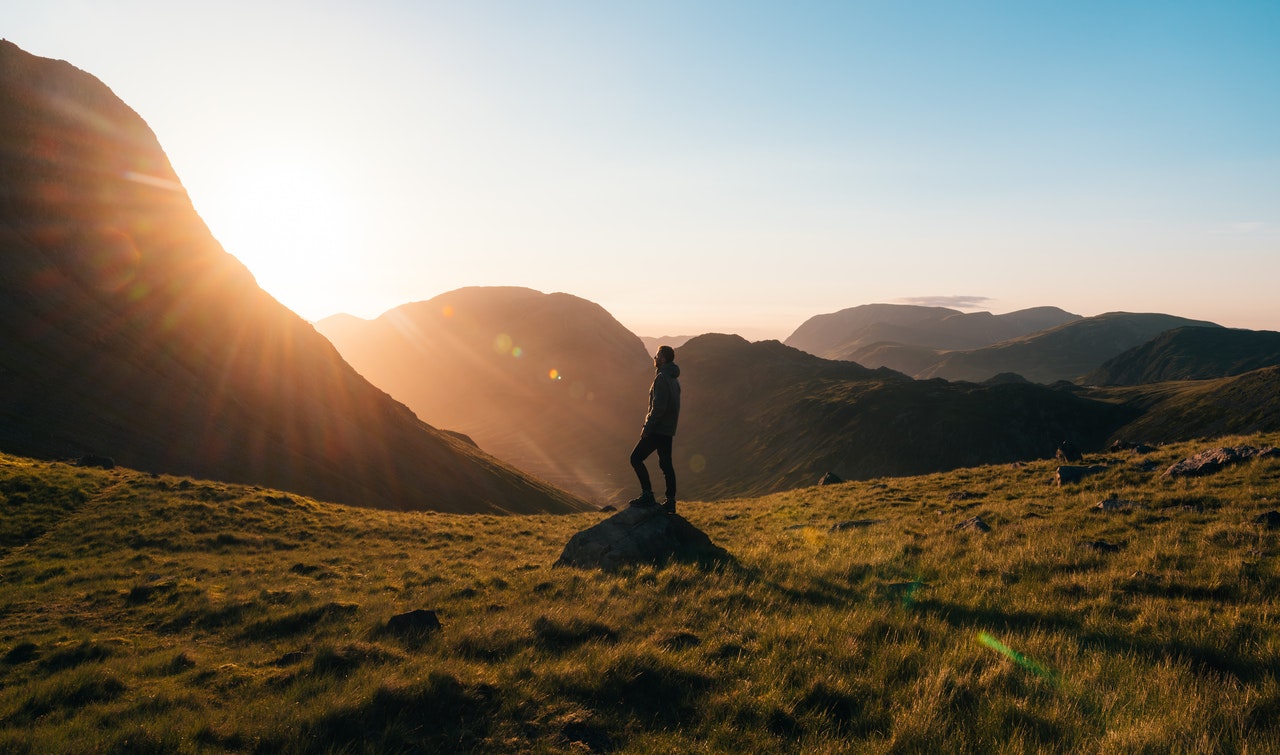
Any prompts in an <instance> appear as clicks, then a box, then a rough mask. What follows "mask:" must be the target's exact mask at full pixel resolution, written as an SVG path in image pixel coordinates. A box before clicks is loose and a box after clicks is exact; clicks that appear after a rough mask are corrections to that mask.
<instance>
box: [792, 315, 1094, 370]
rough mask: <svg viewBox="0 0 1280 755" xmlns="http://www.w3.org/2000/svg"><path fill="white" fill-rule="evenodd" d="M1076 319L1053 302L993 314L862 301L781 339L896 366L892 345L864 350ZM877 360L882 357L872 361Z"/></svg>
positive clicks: (825, 353)
mask: <svg viewBox="0 0 1280 755" xmlns="http://www.w3.org/2000/svg"><path fill="white" fill-rule="evenodd" d="M1078 319H1080V316H1079V315H1073V314H1071V313H1070V312H1066V311H1063V310H1061V309H1058V308H1056V307H1035V308H1033V309H1024V310H1020V311H1017V312H1010V313H1008V314H1004V315H993V314H991V313H990V312H973V313H964V312H960V311H958V310H955V309H949V308H947V307H921V306H913V305H903V304H864V305H862V306H859V307H851V308H849V309H843V310H840V311H839V312H833V313H830V314H825V315H818V316H816V317H811V318H809V319H808V320H806V321H805V322H804V323H802V324H801V325H800V327H799V328H796V330H795V332H794V333H792V334H791V335H790V336H788V337H787V339H786V341H785V343H786V345H788V346H791V347H793V348H797V349H800V350H802V351H807V352H809V353H810V354H815V355H817V356H820V357H824V358H826V359H845V360H849V361H855V362H858V363H859V364H864V365H867V366H871V367H880V366H888V367H891V368H893V369H899V367H898V366H897V365H896V363H895V362H894V359H895V356H896V352H894V351H893V350H892V349H884V348H881V349H879V350H869V347H873V346H876V345H877V344H894V345H896V346H901V347H909V349H910V350H909V351H908V352H907V353H908V354H917V355H918V354H921V353H927V352H928V351H930V350H933V351H947V350H953V349H973V348H978V347H981V346H988V345H990V344H993V343H998V342H1000V341H1006V340H1009V339H1011V338H1017V337H1019V336H1024V335H1028V334H1030V333H1036V332H1039V331H1042V330H1047V329H1048V328H1052V327H1055V326H1057V325H1062V324H1063V323H1067V322H1071V321H1073V320H1078ZM908 358H911V357H908ZM916 358H918V357H916ZM879 359H884V360H887V361H883V362H881V361H877V360H879ZM899 371H903V370H901V369H899Z"/></svg>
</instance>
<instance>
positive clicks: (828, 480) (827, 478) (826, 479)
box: [818, 472, 844, 485]
mask: <svg viewBox="0 0 1280 755" xmlns="http://www.w3.org/2000/svg"><path fill="white" fill-rule="evenodd" d="M842 482H844V480H842V479H840V476H839V475H837V474H836V473H835V472H827V473H826V474H824V475H823V476H822V479H821V480H818V484H819V485H839V484H840V483H842Z"/></svg>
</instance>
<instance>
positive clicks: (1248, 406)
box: [1094, 366, 1280, 444]
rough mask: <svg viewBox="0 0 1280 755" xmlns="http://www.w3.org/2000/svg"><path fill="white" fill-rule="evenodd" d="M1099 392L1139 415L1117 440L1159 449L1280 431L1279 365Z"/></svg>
mask: <svg viewBox="0 0 1280 755" xmlns="http://www.w3.org/2000/svg"><path fill="white" fill-rule="evenodd" d="M1094 393H1095V395H1098V396H1101V397H1105V398H1106V399H1108V400H1111V401H1115V402H1118V403H1120V404H1121V405H1122V406H1123V407H1124V408H1126V409H1128V410H1129V411H1131V412H1132V413H1134V414H1135V415H1137V416H1136V418H1135V419H1134V420H1133V421H1131V422H1129V423H1127V424H1125V425H1124V426H1123V427H1121V428H1120V429H1119V430H1117V431H1116V432H1115V433H1114V434H1113V437H1112V440H1126V441H1131V442H1138V443H1149V444H1156V443H1172V442H1176V441H1181V440H1195V439H1198V438H1218V437H1222V436H1225V435H1238V434H1248V433H1253V432H1275V431H1277V430H1280V366H1273V367H1264V368H1262V369H1258V370H1253V371H1252V372H1246V373H1244V374H1242V375H1235V376H1232V377H1224V378H1215V379H1208V380H1184V381H1170V382H1164V383H1155V384H1150V385H1139V386H1133V387H1124V388H1107V389H1098V390H1096V391H1095V392H1094Z"/></svg>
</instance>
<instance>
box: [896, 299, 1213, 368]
mask: <svg viewBox="0 0 1280 755" xmlns="http://www.w3.org/2000/svg"><path fill="white" fill-rule="evenodd" d="M1186 326H1196V327H1206V328H1216V327H1219V326H1218V325H1215V324H1214V323H1211V322H1204V321H1201V320H1188V319H1186V318H1185V317H1175V316H1173V315H1165V314H1133V313H1129V312H1108V313H1107V314H1103V315H1098V316H1096V317H1087V318H1084V319H1081V320H1076V321H1074V322H1070V323H1067V324H1065V325H1059V326H1058V327H1056V328H1051V329H1049V330H1046V331H1043V332H1040V333H1035V334H1033V335H1029V336H1025V337H1022V338H1017V339H1013V340H1010V341H1005V342H1003V343H998V344H995V345H993V346H987V347H985V348H981V349H973V350H970V351H952V352H948V353H946V354H943V355H942V356H941V358H940V359H939V361H938V362H937V363H936V364H934V365H933V366H931V367H929V368H927V369H925V370H922V371H921V372H918V373H915V377H918V378H938V377H940V378H945V379H947V380H968V381H973V382H982V381H984V380H987V379H988V378H991V377H993V376H995V375H998V374H1000V373H1002V372H1014V373H1017V374H1019V375H1022V376H1023V377H1025V378H1027V379H1028V380H1031V381H1033V382H1036V383H1045V384H1048V383H1054V382H1057V381H1059V380H1070V381H1074V380H1077V379H1079V378H1080V377H1082V376H1084V375H1085V374H1087V373H1089V372H1091V371H1092V370H1094V369H1096V368H1098V367H1099V366H1101V365H1102V364H1103V363H1105V362H1106V361H1107V360H1108V359H1111V358H1113V357H1115V356H1117V355H1119V354H1121V353H1123V352H1125V351H1127V350H1129V349H1131V348H1133V347H1135V346H1138V345H1139V344H1142V343H1145V342H1146V341H1149V340H1151V339H1152V338H1155V337H1156V336H1157V335H1159V334H1160V333H1163V332H1164V331H1166V330H1170V329H1172V328H1179V327H1186Z"/></svg>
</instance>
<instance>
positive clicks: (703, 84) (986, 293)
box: [4, 0, 1280, 339]
mask: <svg viewBox="0 0 1280 755" xmlns="http://www.w3.org/2000/svg"><path fill="white" fill-rule="evenodd" d="M4 35H5V37H6V38H7V39H9V40H10V41H12V42H14V43H15V44H17V45H19V46H20V47H22V48H23V49H25V50H27V51H29V52H32V53H34V54H37V55H41V56H46V57H53V58H60V59H64V60H67V61H69V62H70V63H72V64H73V65H75V66H77V67H79V68H82V69H84V70H86V71H88V72H89V73H91V74H93V75H95V76H97V77H98V78H100V79H101V80H102V81H103V82H104V83H106V84H107V85H108V86H109V87H111V88H112V89H113V91H115V92H116V93H117V94H118V95H119V96H120V97H121V98H122V99H123V100H124V101H125V102H126V103H127V104H128V105H130V106H131V107H132V108H134V109H135V110H136V111H138V113H139V114H140V115H141V116H142V117H143V118H144V119H146V120H147V122H148V123H149V125H150V126H151V127H152V129H153V130H154V131H155V132H156V135H157V137H158V138H159V140H160V143H161V145H162V146H163V147H164V148H165V150H166V152H167V153H168V155H169V156H170V159H171V160H172V162H173V164H174V167H175V169H176V170H177V172H178V175H179V176H180V178H181V179H182V181H183V183H184V185H185V186H186V188H187V189H188V191H189V193H190V195H191V198H192V200H193V202H194V204H195V207H196V209H197V211H198V212H199V213H200V214H201V216H202V217H203V218H204V219H205V221H206V222H207V223H208V224H209V226H210V228H211V230H212V231H213V233H214V235H215V236H216V237H217V238H218V240H219V241H220V242H221V243H222V244H223V246H224V248H226V250H227V251H228V252H229V253H231V254H233V255H235V256H236V257H237V258H239V259H240V260H241V261H242V262H244V263H245V264H246V265H247V266H248V267H249V269H250V270H251V271H252V272H253V273H254V275H255V276H256V277H257V279H258V281H259V282H260V284H261V285H262V286H263V288H265V289H266V290H267V291H268V292H270V293H271V294H272V295H274V296H275V297H276V298H277V299H279V300H280V301H281V302H282V303H284V304H285V305H286V306H288V307H290V308H291V309H293V310H294V311H295V312H297V313H298V314H300V315H301V316H303V317H304V318H307V319H309V320H312V321H315V320H319V319H323V318H324V317H327V316H329V315H332V314H336V313H349V314H353V315H356V316H359V317H363V318H371V317H376V316H377V315H379V314H381V313H382V312H385V311H387V310H389V309H393V308H395V307H397V306H400V305H402V304H405V303H409V302H413V301H422V300H426V299H430V298H433V297H435V296H437V295H439V294H441V293H444V292H447V291H451V290H454V289H457V288H462V287H465V286H472V285H481V286H492V285H518V286H525V287H529V288H533V289H537V290H540V291H546V292H552V291H564V292H567V293H572V294H574V295H576V296H580V297H582V298H585V299H588V300H590V301H593V302H596V303H598V304H600V305H601V306H603V307H604V308H605V309H607V310H608V311H609V312H610V313H611V314H613V315H614V316H615V317H616V318H617V319H618V320H619V321H620V322H622V323H623V324H624V325H626V326H627V327H628V329H630V330H632V331H633V332H635V333H637V334H638V335H645V336H654V337H657V336H661V335H687V334H697V333H703V332H714V331H719V332H735V333H739V334H741V335H743V336H746V337H749V338H752V339H759V338H785V336H786V335H787V334H789V333H790V332H791V331H792V330H794V329H795V328H796V327H797V326H798V325H799V324H800V323H801V322H803V321H804V320H805V319H807V318H809V317H811V316H814V315H817V314H822V313H826V312H834V311H837V310H840V309H845V308H847V307H852V306H857V305H860V304H867V303H874V302H889V303H916V302H920V301H939V302H942V301H954V302H958V303H959V305H960V306H957V305H952V306H955V308H958V309H962V310H964V311H975V310H987V311H991V312H993V313H1005V312H1010V311H1014V310H1019V309H1024V308H1027V307H1033V306H1056V307H1060V308H1062V309H1065V310H1068V311H1071V312H1074V313H1077V314H1081V315H1084V316H1091V315H1096V314H1100V313H1103V312H1108V311H1116V310H1124V311H1130V312H1165V313H1170V314H1176V315H1179V316H1183V317H1189V318H1194V319H1203V320H1211V321H1213V322H1216V323H1219V324H1221V325H1224V326H1228V327H1243V328H1251V329H1267V330H1280V307H1276V306H1275V304H1274V301H1275V297H1274V291H1273V289H1274V281H1275V280H1277V279H1278V278H1280V129H1277V128H1275V124H1276V123H1280V88H1277V87H1275V86H1274V81H1275V80H1276V78H1277V76H1278V75H1280V46H1278V45H1276V44H1275V43H1274V40H1275V39H1277V38H1280V6H1277V5H1275V4H1269V3H1261V2H1257V3H1247V2H1239V3H1227V4H1212V5H1210V4H1169V3H1163V2H1125V3H1075V4H1071V5H1069V6H1061V7H1047V6H1041V5H1037V6H1028V5H1025V4H1001V3H977V4H965V5H963V6H957V5H954V4H948V3H939V2H934V3H925V4H916V5H912V6H910V7H906V6H898V5H886V4H878V3H877V4H872V3H857V2H850V3H816V4H806V5H804V6H781V5H779V6H772V5H768V4H750V5H744V4H741V3H728V2H696V3H670V2H656V3H645V4H643V5H626V4H607V5H588V4H576V3H569V2H562V1H551V2H545V3H538V4H525V3H519V2H499V1H496V0H479V1H477V2H468V3H457V2H422V3H415V4H412V5H404V4H399V3H393V2H387V1H385V0H383V1H379V2H372V3H366V4H361V5H358V6H357V5H349V4H343V3H325V4H309V3H301V2H281V3H272V4H270V5H268V6H264V5H261V4H255V3H248V2H238V1H232V2H226V3H220V4H217V5H211V4H210V5H205V4H197V5H191V4H170V3H160V2H156V1H155V0H125V1H124V2H120V3H112V4H109V5H104V4H97V3H90V2H86V1H83V0H51V2H47V3H41V4H28V5H27V6H25V7H18V8H14V9H11V11H10V12H9V14H8V18H6V26H5V30H4Z"/></svg>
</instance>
